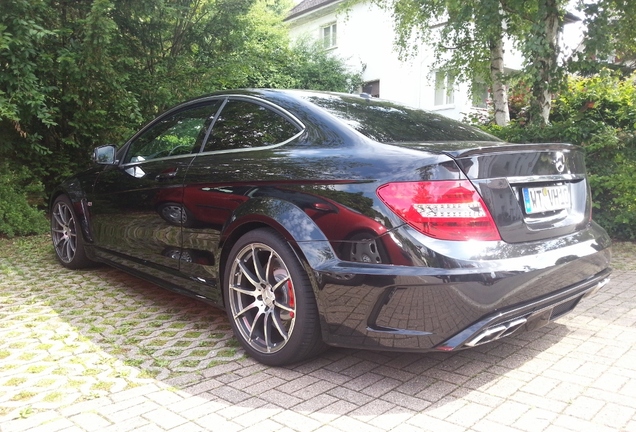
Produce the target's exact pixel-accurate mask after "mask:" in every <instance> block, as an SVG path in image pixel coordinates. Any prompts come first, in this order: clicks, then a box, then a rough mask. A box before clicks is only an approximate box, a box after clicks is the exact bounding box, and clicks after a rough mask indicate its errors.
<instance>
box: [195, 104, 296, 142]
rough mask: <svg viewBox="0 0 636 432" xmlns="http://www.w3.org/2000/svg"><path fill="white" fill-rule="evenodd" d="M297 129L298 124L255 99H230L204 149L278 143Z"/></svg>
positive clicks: (288, 137) (286, 138)
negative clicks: (248, 100) (257, 102)
mask: <svg viewBox="0 0 636 432" xmlns="http://www.w3.org/2000/svg"><path fill="white" fill-rule="evenodd" d="M298 132H299V129H298V127H296V126H295V125H294V124H292V123H291V122H289V121H288V120H287V119H285V118H284V117H282V116H281V115H279V114H277V113H275V112H273V111H272V110H270V109H268V108H265V107H263V106H261V105H258V104H255V103H252V102H246V101H240V100H229V101H228V102H227V104H226V105H225V107H223V110H222V111H221V114H220V115H219V117H218V118H217V120H216V122H215V123H214V127H213V128H212V133H211V134H210V139H209V140H208V142H207V144H206V145H205V150H206V151H210V150H231V149H248V148H253V147H263V146H268V145H272V144H279V143H282V142H284V141H286V140H288V139H290V138H292V137H293V136H294V135H296V134H297V133H298Z"/></svg>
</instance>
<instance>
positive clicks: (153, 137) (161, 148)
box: [124, 101, 220, 163]
mask: <svg viewBox="0 0 636 432" xmlns="http://www.w3.org/2000/svg"><path fill="white" fill-rule="evenodd" d="M219 105H220V102H219V101H216V102H214V103H212V104H206V105H204V106H198V107H195V108H190V109H186V110H183V111H179V112H177V113H175V114H172V115H169V116H166V117H164V118H162V119H161V120H159V121H158V122H157V123H155V124H154V125H153V126H152V127H151V128H150V129H148V130H147V131H146V132H144V133H143V134H142V135H141V136H140V137H138V138H137V139H136V140H135V141H133V143H132V144H131V145H130V147H129V148H128V152H127V154H126V157H125V159H124V163H129V162H141V161H147V160H151V159H157V158H160V157H167V156H178V155H184V154H189V153H192V152H194V151H198V150H199V148H200V146H201V144H202V142H203V139H204V138H205V131H206V129H207V128H208V125H209V124H210V122H211V121H212V116H213V115H214V113H215V112H216V111H217V110H218V107H219Z"/></svg>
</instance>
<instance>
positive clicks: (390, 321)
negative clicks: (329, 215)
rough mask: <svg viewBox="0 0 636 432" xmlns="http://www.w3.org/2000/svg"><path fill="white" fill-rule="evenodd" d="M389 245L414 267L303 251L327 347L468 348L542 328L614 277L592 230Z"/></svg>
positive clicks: (601, 239) (403, 240) (404, 234)
mask: <svg viewBox="0 0 636 432" xmlns="http://www.w3.org/2000/svg"><path fill="white" fill-rule="evenodd" d="M392 237H393V239H394V240H395V241H397V242H399V243H400V246H401V249H402V250H405V251H407V254H410V257H409V259H410V260H411V262H413V263H414V264H416V263H418V264H419V265H412V266H405V265H364V264H359V263H350V262H345V261H340V260H337V259H335V258H334V257H333V256H332V257H328V254H327V253H326V252H325V249H324V248H323V249H322V252H323V253H316V251H317V250H318V251H320V250H321V245H318V244H315V243H313V242H312V243H313V244H305V245H301V249H302V250H303V252H305V251H308V250H309V249H311V250H313V257H314V258H315V257H317V256H320V257H322V258H323V259H322V261H321V260H320V259H313V260H312V259H310V263H309V264H310V266H311V267H312V268H313V270H314V272H313V273H314V275H315V276H316V278H315V285H316V286H315V290H316V298H317V300H318V307H319V312H320V316H321V320H322V330H323V338H324V340H325V342H326V343H328V344H330V345H334V346H346V347H352V348H366V349H379V350H397V351H429V350H441V351H452V350H457V349H463V348H468V347H471V346H475V345H479V344H481V343H485V342H489V341H492V340H495V339H498V338H500V337H503V336H508V335H510V334H513V333H516V332H519V331H523V330H531V329H534V328H538V327H540V326H542V325H545V324H547V323H548V322H550V321H551V320H554V319H556V318H558V317H559V316H561V315H563V314H565V313H567V312H569V311H571V310H572V309H573V308H574V307H575V306H576V305H577V304H578V303H579V301H580V300H581V299H582V298H584V297H585V296H587V295H590V294H592V293H594V292H595V291H597V290H598V289H599V288H600V287H601V286H602V285H604V284H605V283H607V280H608V278H609V274H610V272H611V270H610V269H609V262H610V258H611V249H610V247H609V246H610V240H609V238H608V237H607V234H606V233H605V231H604V230H602V229H601V228H600V227H598V226H597V225H595V224H592V225H591V226H590V227H589V228H588V229H586V230H583V231H580V232H578V233H575V234H572V235H569V236H565V237H561V238H558V239H553V240H550V241H543V242H537V243H533V244H529V243H525V244H522V245H509V244H503V245H502V244H493V242H482V243H475V244H466V243H463V242H438V241H435V240H431V241H429V240H428V239H426V238H422V237H423V236H419V235H418V234H417V233H413V232H412V230H410V229H409V228H408V227H402V228H400V229H398V230H396V231H394V232H393V233H392ZM425 242H427V243H425ZM406 244H408V245H410V246H409V247H408V248H405V247H404V245H406ZM323 246H324V245H323ZM306 255H307V254H306ZM325 257H327V258H326V259H325ZM423 264H428V265H429V266H428V267H427V266H423Z"/></svg>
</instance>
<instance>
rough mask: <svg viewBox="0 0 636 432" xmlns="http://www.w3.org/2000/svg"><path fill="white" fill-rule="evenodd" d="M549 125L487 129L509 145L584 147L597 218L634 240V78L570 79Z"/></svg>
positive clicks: (618, 235)
mask: <svg viewBox="0 0 636 432" xmlns="http://www.w3.org/2000/svg"><path fill="white" fill-rule="evenodd" d="M550 120H551V124H550V125H549V126H547V127H533V126H526V125H523V124H521V123H519V122H512V123H511V124H510V125H508V126H506V127H500V126H495V125H486V126H483V128H484V129H485V130H487V131H488V132H490V133H492V134H494V135H496V136H498V137H500V138H502V139H505V140H506V141H510V142H569V143H573V144H577V145H581V146H583V147H584V148H585V152H586V165H587V169H588V173H589V179H590V185H591V187H592V198H593V200H594V219H595V220H596V221H597V222H599V223H600V224H601V225H602V226H603V227H604V228H605V229H606V230H607V231H608V232H609V234H610V235H611V236H612V237H613V238H615V239H620V240H635V239H636V174H635V173H636V74H635V75H632V76H631V77H628V78H622V77H620V76H619V75H616V74H614V73H612V72H610V71H607V70H606V71H603V72H601V73H600V74H598V75H596V76H592V77H586V78H580V77H572V78H570V79H569V81H568V87H567V89H566V90H564V91H562V92H561V93H560V94H559V95H558V96H557V97H556V98H555V100H554V101H553V106H552V112H551V116H550Z"/></svg>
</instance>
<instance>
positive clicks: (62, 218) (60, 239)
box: [51, 195, 92, 269]
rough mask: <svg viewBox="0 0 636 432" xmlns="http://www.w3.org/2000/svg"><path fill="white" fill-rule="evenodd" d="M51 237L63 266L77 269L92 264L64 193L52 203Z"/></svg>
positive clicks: (75, 218) (73, 213)
mask: <svg viewBox="0 0 636 432" xmlns="http://www.w3.org/2000/svg"><path fill="white" fill-rule="evenodd" d="M51 239H52V240H53V247H54V248H55V253H56V255H57V258H58V259H59V260H60V262H61V263H62V265H64V266H65V267H68V268H72V269H78V268H83V267H88V266H89V265H91V264H92V262H91V261H90V260H89V259H88V257H87V256H86V252H85V250H84V240H83V238H82V233H81V232H80V229H79V224H78V221H77V217H76V215H75V212H74V211H73V207H72V204H71V201H70V200H69V199H68V197H67V196H66V195H60V196H59V197H57V199H56V200H55V202H54V203H53V207H52V211H51Z"/></svg>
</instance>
